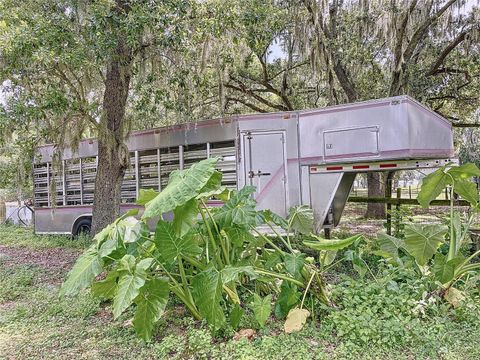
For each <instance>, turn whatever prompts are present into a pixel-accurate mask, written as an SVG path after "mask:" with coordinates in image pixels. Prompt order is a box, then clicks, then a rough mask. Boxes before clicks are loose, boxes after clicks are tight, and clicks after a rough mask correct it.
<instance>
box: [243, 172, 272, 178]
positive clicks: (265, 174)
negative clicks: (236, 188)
mask: <svg viewBox="0 0 480 360" xmlns="http://www.w3.org/2000/svg"><path fill="white" fill-rule="evenodd" d="M270 175H272V174H271V173H269V172H262V171H261V170H258V171H257V172H256V173H255V172H254V171H252V170H250V171H249V172H248V177H249V178H250V179H252V178H254V177H255V176H270Z"/></svg>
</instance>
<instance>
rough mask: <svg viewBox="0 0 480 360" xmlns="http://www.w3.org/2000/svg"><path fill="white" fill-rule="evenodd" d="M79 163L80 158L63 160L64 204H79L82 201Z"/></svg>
mask: <svg viewBox="0 0 480 360" xmlns="http://www.w3.org/2000/svg"><path fill="white" fill-rule="evenodd" d="M80 164H81V162H80V159H69V160H65V166H64V167H65V191H66V205H80V204H81V203H82V198H81V196H82V194H81V187H80V180H81V179H80V173H81V169H80Z"/></svg>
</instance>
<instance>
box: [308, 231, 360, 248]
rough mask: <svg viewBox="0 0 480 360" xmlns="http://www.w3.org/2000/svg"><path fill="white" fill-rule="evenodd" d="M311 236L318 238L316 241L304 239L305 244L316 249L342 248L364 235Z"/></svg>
mask: <svg viewBox="0 0 480 360" xmlns="http://www.w3.org/2000/svg"><path fill="white" fill-rule="evenodd" d="M310 237H312V238H314V239H316V241H304V242H303V243H304V244H305V246H308V247H309V248H311V249H314V250H341V249H343V248H346V247H347V246H350V245H351V244H353V243H354V242H355V241H357V240H358V239H360V238H362V235H354V236H351V237H348V238H346V239H323V238H321V237H319V236H316V235H313V234H311V235H310Z"/></svg>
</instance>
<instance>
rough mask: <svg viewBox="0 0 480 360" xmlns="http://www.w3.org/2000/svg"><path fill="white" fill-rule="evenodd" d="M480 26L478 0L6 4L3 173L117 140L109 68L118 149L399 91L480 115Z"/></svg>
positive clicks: (60, 0)
mask: <svg viewBox="0 0 480 360" xmlns="http://www.w3.org/2000/svg"><path fill="white" fill-rule="evenodd" d="M479 24H480V11H479V9H478V7H476V4H475V2H472V1H465V0H448V1H446V0H428V1H416V0H395V1H375V2H370V1H363V0H358V1H342V0H332V1H328V2H327V1H321V0H302V1H291V0H267V1H261V0H244V1H240V0H225V1H217V0H209V1H194V0H181V1H173V0H169V1H162V2H157V1H148V0H142V1H127V0H116V1H114V0H91V1H84V0H25V1H22V2H18V1H14V0H5V1H2V2H1V4H0V64H1V67H0V81H1V82H2V83H3V85H2V89H3V93H4V100H3V102H2V105H1V107H0V130H1V135H0V146H2V149H3V151H2V153H3V157H4V160H5V161H2V162H0V163H1V164H6V163H8V166H4V165H0V166H1V167H2V171H0V173H1V174H6V173H11V172H12V169H14V168H17V167H19V168H23V169H28V167H29V161H28V160H26V159H30V158H31V156H32V154H33V149H34V146H35V145H38V144H42V143H46V142H53V143H56V144H58V148H59V149H60V150H61V149H62V148H64V147H67V146H68V147H74V148H75V146H76V144H78V141H79V140H80V139H81V138H84V137H87V136H99V137H102V135H104V134H107V135H108V136H110V137H111V135H112V134H111V133H110V132H109V131H108V129H109V128H108V126H107V124H108V121H107V119H108V118H109V115H108V113H109V111H108V104H109V102H108V97H109V94H110V95H111V96H112V97H111V98H112V99H115V98H118V97H119V96H120V95H119V94H112V93H109V91H108V88H109V83H108V79H109V76H117V77H120V78H121V79H120V80H121V82H120V84H124V85H125V89H124V90H123V91H124V93H123V95H122V96H120V97H124V100H125V101H124V102H123V103H122V104H115V106H117V108H118V109H120V110H121V111H120V113H118V114H120V115H121V116H120V117H118V118H116V120H115V121H117V125H119V126H120V127H121V131H119V132H118V133H117V134H116V135H115V136H113V138H115V137H116V139H117V140H116V143H117V144H116V145H115V146H114V148H115V149H116V150H115V151H119V146H120V143H121V142H122V141H121V139H124V138H125V137H126V136H127V135H128V133H129V131H130V130H131V129H144V128H150V127H154V126H159V125H167V124H172V123H178V122H188V121H197V120H201V119H205V118H212V117H218V116H228V115H230V114H237V113H245V112H270V111H288V110H296V109H304V108H312V107H321V106H325V105H331V104H339V103H344V102H351V101H359V100H366V99H371V98H379V97H386V96H391V95H399V94H409V95H411V96H413V97H414V98H416V99H418V100H419V101H421V102H423V103H425V104H427V105H428V106H430V107H431V108H433V109H434V110H435V111H437V112H438V113H440V114H442V115H443V116H445V117H447V118H449V119H451V120H452V121H453V122H454V123H455V122H462V123H464V122H478V116H479V115H478V108H479V105H480V100H479V97H478V92H479V90H480V81H479V78H480V54H479V53H480V47H479V41H478V40H479V33H480V32H479ZM115 64H116V65H115ZM112 66H118V69H117V70H118V71H117V72H115V71H113V72H112V69H113V68H112ZM109 71H110V72H109ZM117 80H118V79H117ZM125 82H126V83H125ZM110 85H112V84H110ZM117 85H118V84H117ZM117 85H115V86H113V87H111V89H115V88H117V87H118V86H117ZM111 114H113V113H111ZM118 114H117V113H115V114H114V115H112V116H117V115H118ZM108 136H106V138H108ZM461 139H465V137H459V141H458V144H459V145H461V144H463V143H465V142H464V141H460V140H461ZM470 151H471V150H470ZM19 154H22V155H21V156H20V155H19ZM12 163H14V164H15V165H14V166H13V167H12ZM120 170H121V169H120ZM17 173H18V172H17ZM22 176H23V175H22ZM119 176H120V177H121V176H122V174H121V171H120V172H119ZM25 177H28V171H27V172H25ZM1 179H3V180H2V184H0V186H2V187H6V186H16V185H15V184H17V183H18V181H12V180H10V179H9V176H2V177H1ZM24 183H28V182H24Z"/></svg>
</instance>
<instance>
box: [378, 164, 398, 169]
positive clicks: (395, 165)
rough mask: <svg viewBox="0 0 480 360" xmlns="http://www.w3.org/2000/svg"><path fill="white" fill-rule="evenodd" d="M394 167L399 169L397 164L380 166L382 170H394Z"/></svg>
mask: <svg viewBox="0 0 480 360" xmlns="http://www.w3.org/2000/svg"><path fill="white" fill-rule="evenodd" d="M394 167H397V164H380V168H381V169H384V168H394Z"/></svg>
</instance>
